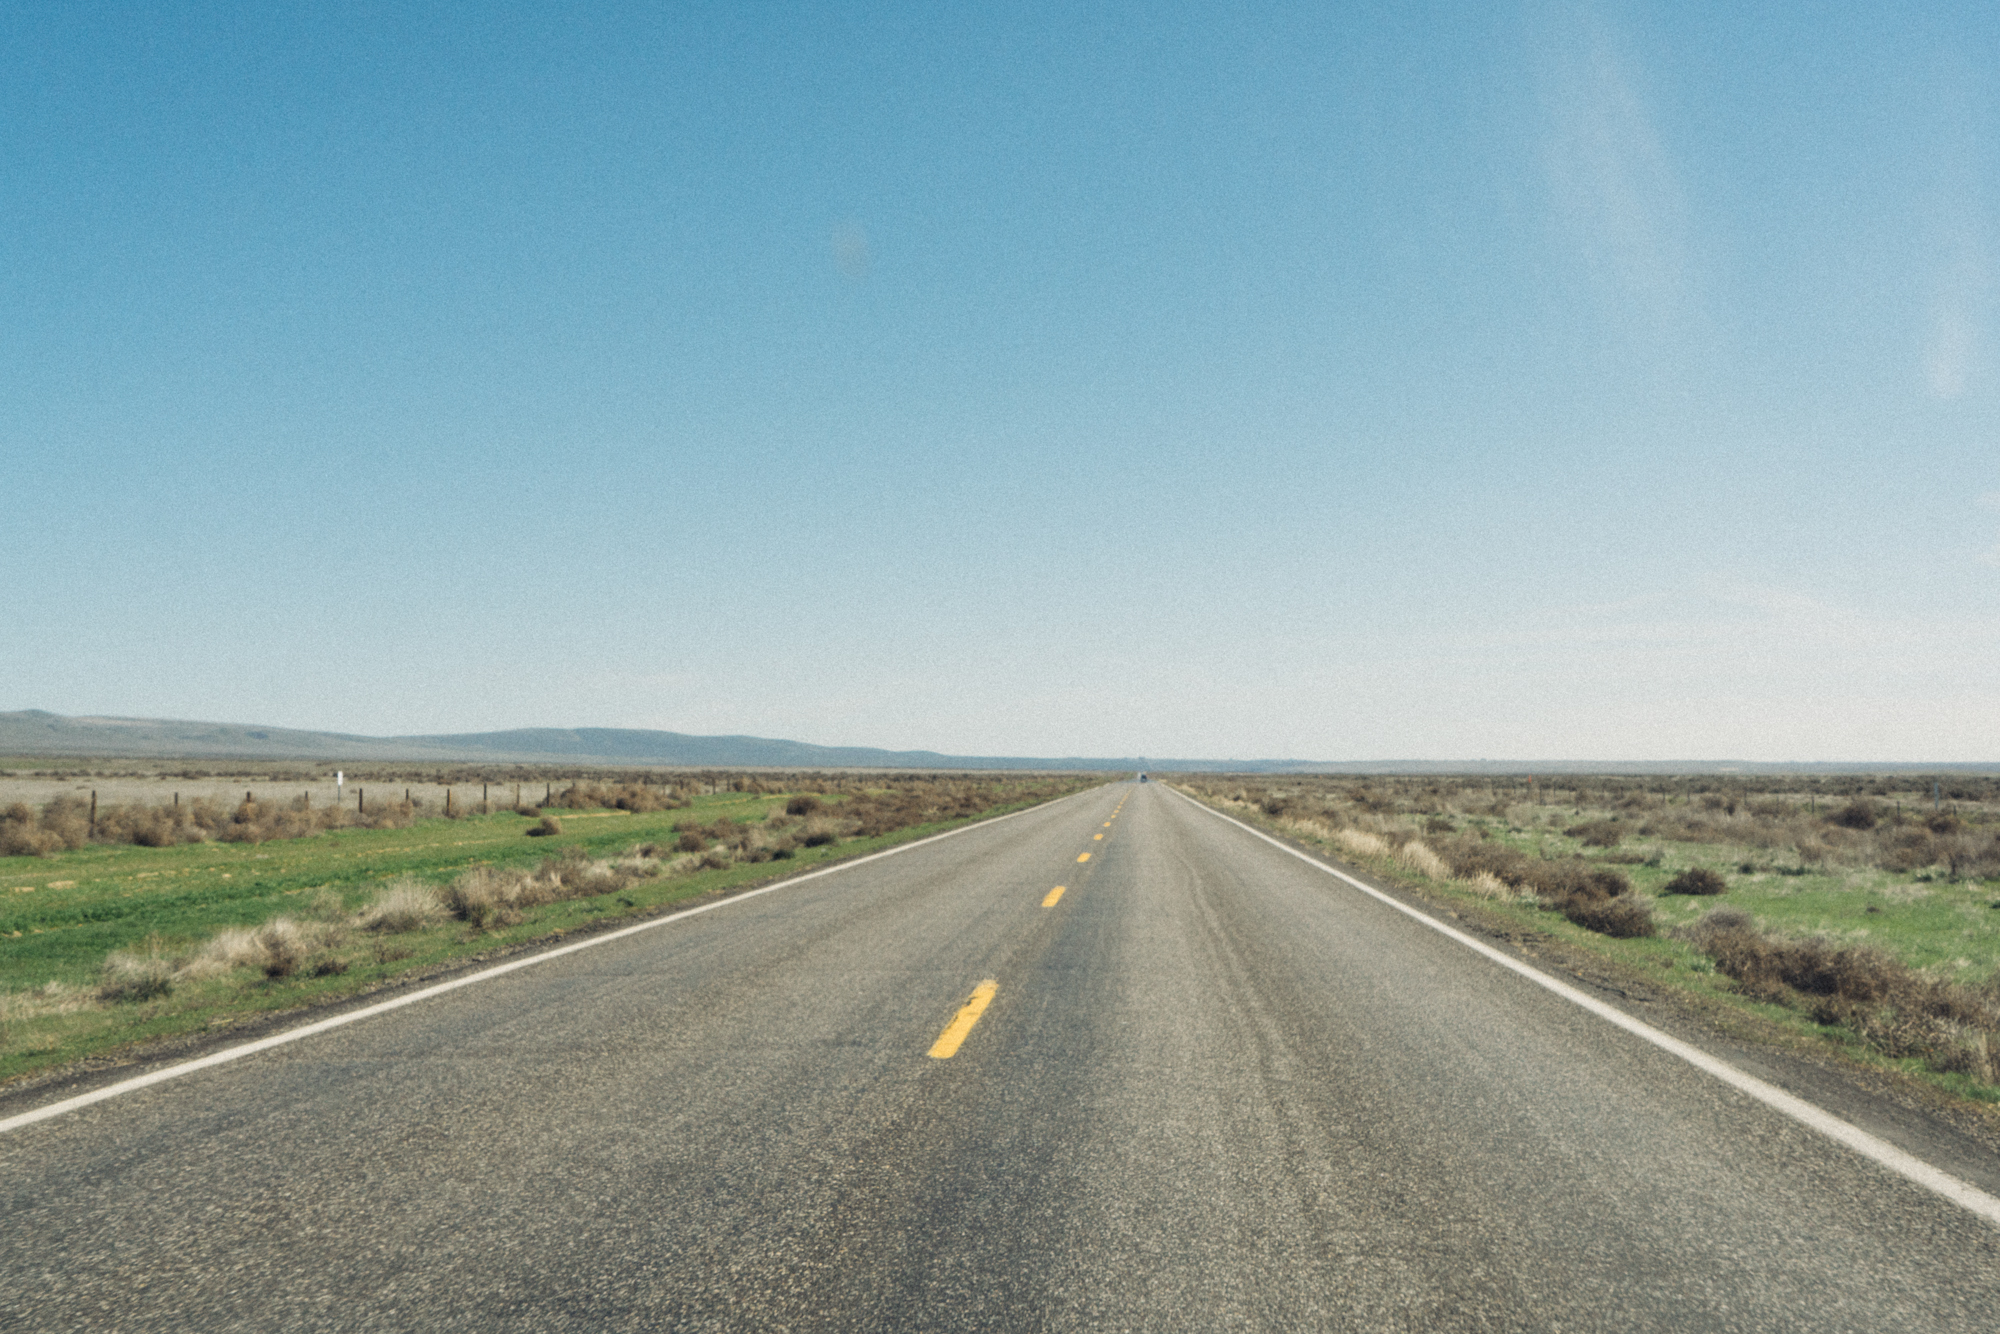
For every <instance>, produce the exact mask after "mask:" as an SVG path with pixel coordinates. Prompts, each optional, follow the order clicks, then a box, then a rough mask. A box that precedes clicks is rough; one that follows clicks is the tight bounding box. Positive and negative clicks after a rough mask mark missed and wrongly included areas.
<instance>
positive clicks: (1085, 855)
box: [1077, 852, 1090, 862]
mask: <svg viewBox="0 0 2000 1334" xmlns="http://www.w3.org/2000/svg"><path fill="white" fill-rule="evenodd" d="M1077 860H1078V861H1080V862H1087V861H1089V860H1090V854H1089V853H1087V852H1086V853H1083V854H1082V855H1081V856H1079V857H1078V858H1077Z"/></svg>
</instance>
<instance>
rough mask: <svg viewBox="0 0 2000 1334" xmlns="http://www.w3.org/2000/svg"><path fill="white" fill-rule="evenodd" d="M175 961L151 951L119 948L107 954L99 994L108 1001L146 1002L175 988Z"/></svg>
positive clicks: (101, 998) (99, 997) (100, 997)
mask: <svg viewBox="0 0 2000 1334" xmlns="http://www.w3.org/2000/svg"><path fill="white" fill-rule="evenodd" d="M174 973H175V969H174V961H173V960H172V959H169V958H165V957H163V956H162V955H160V954H158V953H156V952H154V951H152V950H148V951H147V952H146V953H144V954H133V953H131V952H129V951H126V950H117V951H114V952H113V953H112V954H110V955H108V956H106V958H105V960H104V972H103V975H102V978H101V980H100V981H99V982H98V986H97V995H98V999H100V1000H107V1001H146V1000H153V999H156V998H157V997H160V996H164V995H166V994H167V993H168V992H170V991H172V990H173V989H174Z"/></svg>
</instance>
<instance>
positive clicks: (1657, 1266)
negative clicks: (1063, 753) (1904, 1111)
mask: <svg viewBox="0 0 2000 1334" xmlns="http://www.w3.org/2000/svg"><path fill="white" fill-rule="evenodd" d="M8 1110H9V1111H12V1110H16V1109H13V1108H9V1109H8ZM0 1177H4V1193H0V1200H4V1216H0V1278H4V1280H5V1282H4V1285H0V1328H6V1329H10V1330H12V1329H23V1330H43V1329H46V1330H82V1329H123V1330H152V1329H201V1330H230V1329H246V1330H248V1329H258V1330H266V1329H384V1330H391V1329H411V1330H416V1329H421V1330H458V1329H463V1330H566V1329H579V1330H581V1329H618V1330H627V1329H629V1330H650V1329H662V1330H664V1329H741V1330H777V1329H864V1328H865V1329H883V1330H901V1329H910V1330H918V1329H921V1330H958V1329H967V1330H970V1329H986V1330H1032V1329H1210V1328H1225V1327H1226V1328H1250V1329H1396V1330H1403V1329H1412V1330H1415V1329H1422V1330H1457V1329H1468V1330H1470V1329H1479V1330H1486V1329H1606V1330H1612V1329H1617V1330H1646V1329H1677V1330H1733V1329H1743V1330H1790V1329H1801V1328H1811V1329H1815V1330H1821V1331H1831V1330H1882V1329H1896V1330H1898V1331H1899V1332H1907V1334H1918V1332H1920V1331H1933V1330H1935V1331H1947V1330H1949V1331H1964V1330H1975V1329H1984V1328H1990V1327H1992V1326H1993V1324H1994V1323H1995V1315H1994V1313H1995V1312H2000V1230H1996V1229H1995V1228H1994V1227H1992V1226H1991V1225H1989V1224H1988V1223H1986V1222H1984V1221H1982V1220H1980V1219H1978V1218H1976V1217H1974V1216H1973V1215H1972V1214H1970V1213H1968V1212H1966V1211H1965V1210H1964V1209H1961V1208H1959V1207H1958V1206H1956V1205H1954V1204H1952V1203H1950V1202H1948V1201H1947V1200H1944V1199H1942V1198H1940V1197H1939V1196H1938V1195H1936V1194H1935V1193H1933V1192H1931V1191H1928V1190H1925V1189H1923V1188H1921V1187H1919V1186H1917V1185H1915V1184H1912V1183H1911V1182H1910V1181H1908V1180H1907V1179H1905V1178H1904V1177H1902V1176H1898V1175H1896V1174H1895V1173H1892V1172H1890V1171H1887V1170H1885V1169H1884V1168H1882V1167H1881V1166H1878V1165H1877V1164H1876V1163H1874V1162H1871V1161H1869V1160H1867V1159H1865V1158H1863V1157H1860V1156H1858V1155H1856V1154H1854V1153H1851V1152H1849V1151H1848V1150H1847V1149H1845V1148H1842V1147H1841V1146H1840V1145H1838V1144H1835V1143H1833V1142H1832V1141H1830V1140H1828V1139H1827V1138H1825V1137H1824V1136H1822V1135H1819V1134H1816V1133H1814V1132H1812V1131H1810V1130H1808V1129H1805V1128H1804V1127H1802V1126H1801V1125H1800V1124H1799V1123H1798V1122H1796V1121H1794V1120H1791V1119H1789V1118H1787V1117H1785V1116H1782V1115H1779V1114H1778V1113H1776V1112H1774V1111H1772V1110H1771V1109H1770V1108H1768V1107H1766V1106H1764V1105H1762V1104H1760V1103H1758V1102H1756V1101H1754V1100H1753V1099H1751V1098H1749V1097H1746V1096H1744V1094H1742V1093H1741V1092H1739V1091H1737V1090H1736V1089H1733V1088H1730V1087H1728V1086H1726V1085H1725V1084H1723V1083H1721V1082H1719V1081H1718V1080H1716V1079H1715V1078H1713V1077H1711V1076H1710V1075H1708V1074H1704V1073H1703V1072H1701V1071H1700V1070H1697V1069H1696V1068H1694V1067H1693V1066H1691V1065H1689V1064H1688V1063H1687V1062H1686V1061H1684V1060H1681V1059H1679V1058H1677V1057H1676V1056H1674V1055H1673V1054H1671V1053H1670V1052H1667V1051H1663V1050H1661V1049H1660V1048H1658V1047H1656V1046H1653V1045H1649V1044H1648V1043H1646V1042H1644V1041H1641V1040H1639V1039H1638V1038H1635V1037H1634V1036H1633V1035H1632V1034H1630V1033H1627V1032H1623V1031H1620V1030H1618V1029H1616V1028H1614V1027H1613V1026H1611V1025H1610V1024H1608V1023H1606V1022H1605V1021H1604V1020H1603V1019H1602V1018H1599V1017H1597V1016H1594V1015H1592V1014H1590V1013H1588V1012H1586V1011H1584V1010H1582V1009H1579V1008H1577V1007H1576V1006H1575V1005H1573V1004H1571V1003H1569V1002H1567V1001H1565V1000H1564V999H1562V998H1561V997H1560V996H1557V995H1554V994H1552V993H1551V992H1549V991H1548V990H1546V989H1544V988H1541V987H1538V986H1536V985H1535V984H1534V983H1533V982H1532V981H1531V980H1528V979H1524V978H1522V977H1520V976H1519V975H1517V974H1514V973H1511V972H1509V971H1507V970H1506V969H1504V968H1501V967H1499V966H1497V965H1496V964H1494V963H1493V962H1491V961H1490V960H1486V959H1483V958H1481V957H1479V956H1478V955H1476V954H1474V953H1472V952H1470V951H1468V950H1466V949H1465V948H1463V947H1462V946H1460V945H1458V944H1455V943H1453V942H1452V941H1450V940H1448V939H1446V938H1444V937H1442V936H1440V935H1439V934H1438V933H1437V932H1435V931H1432V930H1430V929H1428V928H1427V927H1425V926H1423V925H1422V924H1421V923H1417V922H1414V921H1412V920H1410V919H1409V918H1408V917H1407V916H1404V915H1403V914H1400V913H1398V912H1396V911H1395V910H1393V909H1392V908H1390V907H1387V906H1385V905H1383V904H1382V903H1379V902H1377V901H1374V900H1372V899H1370V898H1368V897H1367V896H1365V895H1363V894H1361V893H1360V892H1358V891H1355V890H1353V889H1351V888H1348V887H1346V886H1343V885H1342V884H1341V883H1340V882H1338V881H1337V880H1334V879H1332V878H1331V877H1329V876H1327V875H1326V874H1325V873H1324V872H1322V871H1319V870H1316V869H1314V868H1313V867H1311V866H1308V865H1306V864H1304V863H1303V862H1301V861H1300V860H1298V859H1297V858H1294V857H1291V856H1289V855H1287V854H1286V853H1284V852H1282V851H1280V850H1278V849H1276V848H1274V847H1272V846H1271V845H1270V844H1268V843H1266V842H1263V841H1261V840H1259V839H1257V838H1255V837H1254V836H1252V835H1251V834H1249V833H1247V832H1245V831H1243V830H1241V829H1238V828H1236V827H1234V826H1232V825H1230V824H1229V823H1227V822H1225V821H1222V820H1220V819H1218V818H1216V817H1215V816H1213V815H1212V814H1210V813H1208V812H1205V811H1203V810H1201V809H1200V808H1198V807H1196V806H1194V805H1193V804H1192V803H1190V802H1188V801H1186V800H1185V799H1183V798H1180V797H1178V796H1176V795H1174V794H1172V793H1169V792H1166V791H1163V790H1161V789H1160V788H1159V787H1158V786H1157V785H1152V784H1147V785H1136V784H1117V785H1113V786H1110V787H1106V788H1102V789H1098V790H1096V791H1093V792H1090V793H1085V794H1083V795H1081V796H1078V797H1075V798H1071V799H1068V800H1065V801H1062V802H1057V803H1054V804H1052V805H1050V806H1047V807H1043V808H1041V809H1038V810H1035V811H1031V812H1028V813H1026V814H1024V815H1020V816H1017V817H1014V818H1012V819H1009V820H1006V821H1000V822H995V823H993V824H991V825H987V826H980V827H977V828H974V829H972V830H968V831H966V832H963V833H961V834H958V835H955V836H953V837H950V838H947V839H942V840H939V841H935V842H932V843H928V844H925V845H923V846H920V847H916V848H913V849H911V850H909V851H907V852H903V853H899V854H897V855H894V856H890V857H885V858H881V859H879V860H876V861H873V862H871V863H869V864H868V865H865V866H858V867H855V868H852V869H849V870H846V871H842V872H838V873H836V874H832V875H826V876H821V877H819V878H817V879H815V880H812V881H810V882H807V883H802V884H798V885H795V886H788V887H785V888H782V889H779V890H777V891H774V892H772V893H768V894H765V895H762V896H760V897H758V898H755V899H751V900H746V901H741V902H737V903H733V904H730V905H728V906H725V907H721V908H718V909H716V910H714V911H710V912H707V913H704V914H702V915H699V916H694V917H688V918H685V919H682V920H679V921H676V922H672V923H669V924H667V925H664V926H661V927H659V928H658V929H655V930H651V931H647V932H643V933H640V934H636V935H632V936H628V937H625V938H623V939H620V940H617V941H613V942H610V943H607V944H604V945H603V946H601V947H598V948H591V949H587V950H583V951H580V952H577V953H574V954H570V955H567V956H565V957H562V958H559V959H554V960H551V961H549V962H547V963H544V964H540V965H537V966H535V967H531V968H526V969H522V970H519V971H516V972H513V973H510V974H507V975H505V976H501V977H496V978H493V979H491V980H489V981H486V982H482V983H479V984H477V985H473V986H468V987H464V988H462V989H460V990H458V991H454V992H451V993H449V994H446V995H441V996H437V997H435V998H432V999H429V1000H426V1001H423V1002H421V1003H419V1004H414V1005H410V1006H408V1007H405V1008H403V1009H400V1010H396V1011H394V1012H392V1013H386V1014H382V1015H379V1016H376V1017H373V1018H370V1019H366V1020H364V1021H361V1022H357V1023H354V1024H351V1025H349V1026H347V1027H344V1028H340V1029H337V1030H334V1031H331V1032H327V1033H322V1034H318V1035H315V1036H313V1037H309V1038H305V1039H302V1040H300V1041H298V1042H295V1043H292V1044H290V1045H286V1046H282V1047H278V1048H276V1049H273V1050H270V1051H265V1052H261V1053H258V1054H256V1055H253V1056H249V1057H246V1058H244V1059H242V1060H240V1061H236V1062H233V1063H231V1064H227V1065H223V1066H219V1067H217V1068H214V1069H208V1070H202V1071H199V1072H197V1073H194V1074H190V1075H188V1076H187V1077H185V1078H181V1079H176V1080H173V1081H171V1082H166V1083H162V1084H159V1085H156V1086H154V1087H151V1088H147V1089H143V1090H140V1091H137V1092H133V1093H131V1094H128V1095H125V1096H121V1097H117V1098H112V1099H109V1100H106V1101H104V1102H101V1103H98V1104H95V1105H93V1106H90V1107H87V1108H84V1109H82V1110H80V1111H76V1112H73V1113H70V1114H67V1115H64V1116H60V1117H55V1118H51V1119H49V1120H46V1121H43V1122H40V1123H37V1124H33V1125H28V1126H24V1127H22V1128H19V1129H16V1130H14V1131H13V1132H12V1133H10V1134H6V1135H4V1136H0Z"/></svg>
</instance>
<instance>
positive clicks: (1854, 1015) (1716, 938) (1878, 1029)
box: [1681, 908, 2000, 1081]
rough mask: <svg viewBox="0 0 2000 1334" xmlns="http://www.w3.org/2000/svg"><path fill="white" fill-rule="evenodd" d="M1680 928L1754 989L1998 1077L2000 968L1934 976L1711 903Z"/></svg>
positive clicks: (1895, 1052)
mask: <svg viewBox="0 0 2000 1334" xmlns="http://www.w3.org/2000/svg"><path fill="white" fill-rule="evenodd" d="M1681 934H1682V935H1683V936H1684V937H1685V938H1686V939H1687V940H1688V941H1690V942H1691V943H1692V944H1694V945H1695V947H1696V948H1698V949H1700V950H1701V951H1702V952H1703V953H1705V954H1707V955H1708V956H1709V957H1710V958H1712V959H1713V960H1714V961H1715V968H1716V971H1717V972H1719V973H1722V974H1723V975H1724V976H1726V977H1730V978H1733V979H1734V980H1735V981H1736V983H1737V985H1738V986H1739V987H1740V988H1741V989H1742V990H1743V991H1744V992H1745V993H1746V994H1748V995H1752V996H1755V997H1757V998H1759V999H1761V1000H1768V1001H1774V1002H1776V1003H1779V1004H1783V1005H1793V1006H1799V1007H1802V1008H1805V1009H1806V1010H1807V1011H1808V1012H1809V1013H1810V1014H1811V1015H1812V1016H1813V1018H1814V1019H1815V1020H1817V1021H1818V1022H1820V1023H1822V1024H1840V1025H1844V1026H1846V1027H1848V1028H1851V1029H1853V1030H1854V1031H1855V1032H1857V1033H1859V1034H1860V1035H1861V1036H1862V1037H1863V1038H1864V1039H1866V1040H1867V1041H1869V1042H1870V1043H1871V1044H1873V1045H1874V1046H1876V1047H1879V1048H1881V1049H1882V1050H1884V1051H1886V1052H1888V1053H1889V1054H1890V1055H1892V1056H1922V1057H1925V1058H1927V1059H1928V1060H1929V1061H1930V1063H1931V1064H1932V1065H1933V1066H1935V1067H1936V1068H1938V1069H1941V1070H1945V1071H1958V1072H1962V1073H1966V1074H1970V1075H1973V1076H1974V1077H1976V1078H1978V1079H1981V1080H1987V1081H1991V1080H1992V1079H1993V1077H1994V1069H1993V1064H1992V1056H1993V1045H1994V1042H1995V1040H1996V1039H2000V977H1996V978H1995V979H1994V980H1993V981H1989V982H1988V983H1987V984H1986V985H1985V986H1984V987H1980V988H1972V987H1964V986H1959V985H1956V984H1954V983H1949V982H1939V981H1934V980H1933V979H1931V978H1927V977H1925V976H1923V975H1922V974H1920V973H1917V972H1915V971H1913V970H1912V969H1910V968H1909V967H1908V966H1907V965H1905V964H1904V963H1902V962H1901V961H1900V960H1897V959H1895V958H1892V957H1891V956H1889V955H1887V954H1885V953H1883V952H1882V951H1880V950H1877V949H1871V948H1870V947H1868V946H1866V945H1848V946H1839V945H1835V944H1833V943H1831V942H1829V941H1825V940H1819V939H1808V940H1786V939H1781V938H1777V937H1772V936H1767V935H1764V934H1763V933H1761V932H1759V931H1758V930H1757V928H1756V926H1755V924H1754V923H1753V922H1752V921H1751V918H1750V915H1749V914H1748V913H1746V912H1742V911H1740V910H1738V909H1735V908H1711V909H1710V910H1709V911H1708V912H1707V913H1706V914H1704V915H1703V916H1702V918H1701V920H1700V921H1698V922H1696V923H1695V924H1694V925H1693V926H1691V927H1687V928H1685V929H1684V930H1683V931H1682V932H1681Z"/></svg>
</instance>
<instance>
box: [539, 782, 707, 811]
mask: <svg viewBox="0 0 2000 1334" xmlns="http://www.w3.org/2000/svg"><path fill="white" fill-rule="evenodd" d="M542 804H543V805H544V806H555V807H559V808H560V809H562V810H566V811H580V810H590V809H595V808H602V809H607V810H618V811H640V812H645V811H677V810H680V809H681V808H682V807H684V806H686V805H687V804H688V801H687V799H686V798H685V797H683V796H681V795H680V794H679V789H677V788H671V787H655V786H653V785H652V784H650V783H571V784H570V785H569V786H568V787H566V788H564V789H563V790H562V791H560V792H558V793H556V794H555V795H554V796H553V797H550V798H549V799H548V800H547V801H545V802H543V803H542Z"/></svg>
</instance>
